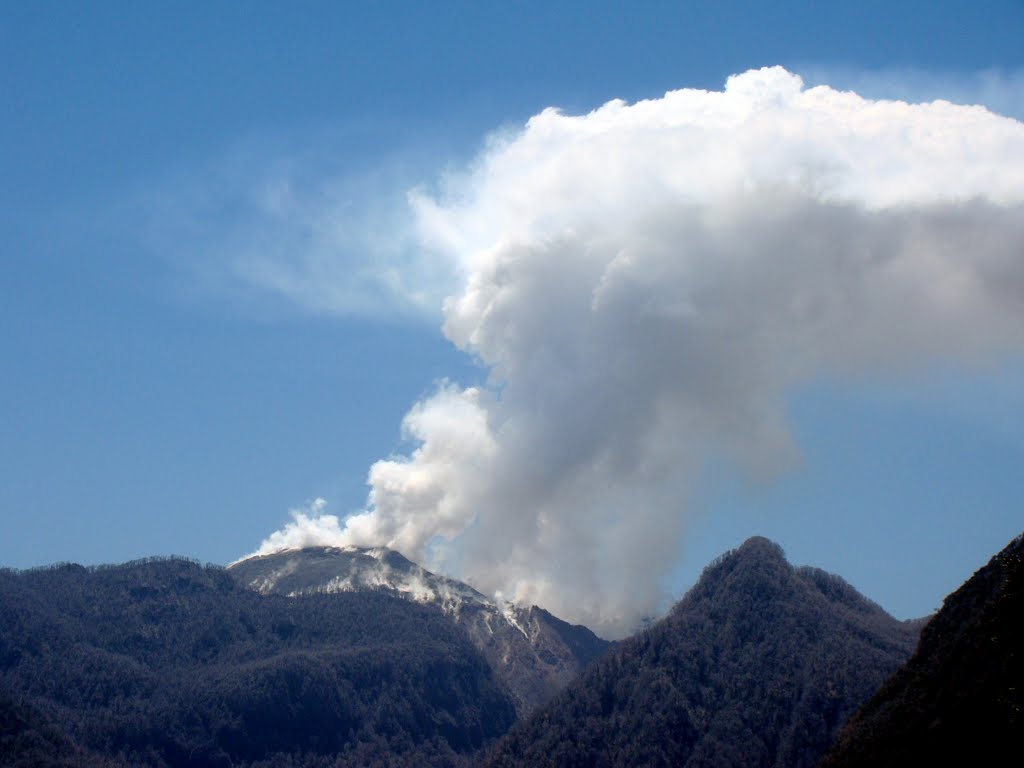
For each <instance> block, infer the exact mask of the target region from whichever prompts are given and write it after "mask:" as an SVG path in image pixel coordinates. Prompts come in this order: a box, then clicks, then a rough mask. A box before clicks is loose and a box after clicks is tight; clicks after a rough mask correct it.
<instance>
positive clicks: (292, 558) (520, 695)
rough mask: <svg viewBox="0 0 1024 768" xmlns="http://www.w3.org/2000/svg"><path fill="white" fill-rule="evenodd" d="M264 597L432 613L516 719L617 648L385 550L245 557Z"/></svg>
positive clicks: (233, 568) (243, 580)
mask: <svg viewBox="0 0 1024 768" xmlns="http://www.w3.org/2000/svg"><path fill="white" fill-rule="evenodd" d="M228 573H230V574H231V575H232V576H233V578H235V579H236V581H238V583H239V584H242V585H243V586H246V587H248V588H250V589H254V590H255V591H257V592H259V593H261V594H279V595H285V596H291V597H296V596H300V595H309V594H331V593H341V592H359V591H376V592H383V593H385V594H390V595H393V596H396V597H401V598H403V599H406V600H410V601H412V602H417V603H421V604H429V605H435V606H437V607H438V608H440V609H441V610H442V612H444V613H445V615H447V616H449V618H450V619H451V620H452V621H453V622H454V623H455V624H456V625H458V626H459V627H461V628H462V629H463V630H464V631H465V632H466V633H467V636H468V637H469V638H470V641H471V642H472V643H473V645H474V646H475V647H476V648H477V649H478V650H479V651H480V652H481V653H482V654H483V655H484V658H486V659H487V661H488V663H489V664H490V665H491V667H492V669H493V670H494V672H495V675H496V676H497V677H498V678H499V679H500V680H501V681H502V682H503V683H504V684H505V686H506V687H507V688H508V690H509V692H510V693H511V695H512V698H513V701H514V702H515V704H516V711H517V713H518V714H519V716H521V717H522V716H525V715H527V714H529V713H530V712H532V711H533V710H535V709H536V708H537V707H538V706H540V705H541V704H543V703H544V702H546V701H547V700H548V699H550V698H551V696H553V695H554V694H555V693H557V692H558V691H560V690H561V689H562V688H564V687H565V686H566V685H567V684H568V683H569V682H570V681H571V680H572V679H574V678H575V677H576V676H577V675H578V674H579V672H580V671H581V670H582V669H584V668H585V667H586V666H587V665H588V664H590V663H591V662H592V661H593V660H594V659H596V658H598V657H600V656H601V655H602V654H603V653H605V652H606V651H607V650H608V649H610V648H612V647H614V643H612V642H610V641H607V640H603V639H602V638H599V637H598V636H597V635H595V634H594V633H593V632H592V631H591V630H589V629H588V628H586V627H584V626H582V625H574V624H570V623H568V622H566V621H563V620H561V619H559V618H558V617H556V616H554V615H552V614H551V613H550V612H548V611H546V610H544V609H542V608H539V607H537V606H530V607H524V606H519V605H514V604H512V603H507V602H498V601H496V600H491V599H490V598H488V597H486V596H485V595H483V594H482V593H480V592H478V591H477V590H476V589H474V588H473V587H471V586H469V585H468V584H465V583H463V582H460V581H457V580H456V579H452V578H449V577H447V576H443V575H439V574H435V573H433V572H431V571H429V570H427V569H426V568H423V567H422V566H421V565H419V564H417V563H414V562H413V561H411V560H409V559H408V558H406V557H405V556H404V555H402V554H401V553H399V552H396V551H394V550H391V549H387V548H386V547H306V548H301V549H290V550H284V551H281V552H276V553H270V554H265V555H257V556H253V557H248V558H245V559H243V560H239V561H236V562H235V563H232V564H231V565H230V566H229V567H228Z"/></svg>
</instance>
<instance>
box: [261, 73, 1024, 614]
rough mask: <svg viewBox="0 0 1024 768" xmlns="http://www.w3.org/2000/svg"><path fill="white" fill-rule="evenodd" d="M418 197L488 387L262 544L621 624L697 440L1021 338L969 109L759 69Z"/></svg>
mask: <svg viewBox="0 0 1024 768" xmlns="http://www.w3.org/2000/svg"><path fill="white" fill-rule="evenodd" d="M441 187H442V189H443V192H442V193H439V194H427V193H426V192H416V193H413V194H412V195H411V196H410V202H411V216H412V218H413V221H414V227H415V231H416V239H417V242H418V245H419V248H420V250H421V251H422V252H423V253H424V254H426V255H427V256H429V257H430V258H431V259H433V261H434V262H435V263H436V264H437V265H438V270H454V273H455V278H456V279H457V281H458V285H459V286H460V287H459V289H458V290H457V291H456V292H455V293H453V294H452V295H450V296H448V297H447V298H446V299H445V300H444V305H443V312H444V331H445V334H446V335H447V337H448V338H449V339H450V340H451V341H452V342H453V343H454V344H456V345H458V346H459V347H460V348H461V349H463V350H465V351H466V352H467V353H469V354H471V355H474V356H476V357H477V358H479V360H481V361H482V363H483V364H484V365H486V366H487V367H488V369H489V371H490V380H489V384H488V385H487V386H486V387H484V388H468V389H466V388H461V387H459V386H458V385H456V384H453V383H444V384H442V385H441V386H440V387H439V388H438V390H437V391H436V393H435V394H434V395H432V396H430V397H428V398H426V399H424V400H423V401H421V402H419V403H416V404H415V405H414V406H413V408H412V410H411V411H410V412H409V413H408V415H407V416H406V417H405V420H404V422H403V429H404V432H405V435H406V436H407V437H408V438H410V439H411V440H412V441H413V442H414V444H415V449H414V450H413V451H412V453H410V454H409V455H407V456H393V457H391V458H388V459H384V460H381V461H378V462H377V463H376V464H374V465H373V467H372V468H371V469H370V473H369V484H370V487H371V491H370V495H369V500H368V503H367V506H366V509H365V511H363V512H362V513H360V514H357V515H354V516H351V517H349V518H348V519H347V520H344V521H339V520H337V518H330V517H327V518H325V517H323V516H322V515H318V514H316V512H317V510H314V514H307V515H302V516H299V517H296V520H295V522H294V523H292V524H291V525H290V526H289V527H288V528H286V529H285V530H284V531H282V532H278V533H276V534H274V535H273V536H271V537H270V538H269V539H268V540H267V541H266V542H264V545H263V547H261V550H260V551H270V550H273V549H279V548H286V547H287V546H289V545H291V546H294V545H295V542H298V541H302V542H304V543H318V544H336V545H360V546H380V545H384V546H389V547H393V548H396V549H398V550H400V551H401V552H402V553H404V554H405V555H406V556H408V557H410V558H412V559H417V560H423V559H424V558H426V557H428V555H429V554H430V552H431V551H433V552H434V554H435V555H436V554H437V552H447V553H449V554H452V553H454V554H455V555H457V558H454V560H457V562H458V564H459V568H460V569H461V575H462V576H463V577H468V578H469V579H470V580H471V581H472V583H473V584H474V585H475V586H477V587H478V588H480V589H481V590H483V591H487V592H489V593H493V592H499V591H500V592H501V593H502V594H504V595H505V596H506V597H513V596H514V598H515V599H517V600H521V601H527V602H533V603H537V604H540V605H543V606H544V607H546V608H548V609H550V610H552V611H553V612H554V613H556V614H558V615H560V616H563V617H565V618H568V619H571V620H576V621H584V622H586V623H588V624H590V625H591V626H592V627H594V628H595V629H600V630H603V631H604V632H606V633H609V634H616V633H621V632H623V631H627V630H629V629H631V628H632V627H633V626H634V624H635V622H636V620H637V619H638V618H639V617H641V616H644V615H649V614H650V613H652V612H654V611H656V610H657V608H658V606H659V603H660V601H661V599H662V591H661V590H662V582H663V579H664V577H665V575H666V573H667V571H668V570H669V569H670V568H671V566H672V565H673V564H674V560H675V558H676V557H677V556H678V552H679V550H680V543H681V540H682V537H683V536H684V535H685V531H686V524H687V519H688V515H689V512H688V510H689V501H688V491H689V490H690V488H691V486H692V483H693V481H694V478H695V476H696V475H697V473H698V472H699V471H700V469H701V466H702V463H703V462H704V461H705V459H706V458H707V457H708V456H709V455H711V454H714V455H717V456H721V455H725V456H727V457H731V458H732V459H733V460H735V461H736V462H738V463H739V464H740V465H742V466H743V467H745V468H747V469H748V470H749V471H750V472H753V473H758V474H769V475H770V474H771V473H776V472H778V471H780V470H783V469H785V468H786V467H787V466H789V465H790V464H791V463H792V461H793V459H794V455H795V448H794V446H793V445H792V443H791V440H790V435H789V431H788V429H787V425H786V420H785V412H784V407H783V396H784V395H785V393H786V392H787V391H788V390H789V389H790V388H792V387H793V386H795V385H798V384H799V383H800V382H803V381H806V380H808V379H810V378H812V377H816V376H821V375H834V376H843V375H850V374H854V375H865V374H867V375H885V374H887V373H890V372H893V371H898V370H903V371H906V370H910V369H913V368H914V367H918V366H924V365H929V364H932V363H935V362H943V361H945V362H950V361H951V362H963V363H977V362H982V361H985V360H988V359H990V358H992V357H994V356H999V355H1003V354H1007V353H1016V352H1019V351H1021V350H1022V348H1024V124H1021V123H1019V122H1016V121H1014V120H1011V119H1008V118H1005V117H1000V116H997V115H995V114H992V113H990V112H988V111H986V110H985V109H984V108H981V107H965V106H956V105H953V104H949V103H945V102H934V103H931V104H907V103H903V102H895V101H871V100H867V99H864V98H861V97H860V96H858V95H856V94H854V93H843V92H838V91H835V90H832V89H830V88H828V87H816V88H811V89H805V88H804V87H803V84H802V82H801V81H800V79H799V78H798V77H796V76H795V75H792V74H790V73H788V72H786V71H784V70H782V69H779V68H772V69H763V70H759V71H751V72H746V73H744V74H742V75H737V76H735V77H732V78H730V79H729V81H728V82H727V84H726V87H725V90H724V91H721V92H708V91H700V90H680V91H674V92H671V93H668V94H666V95H665V96H664V97H663V98H660V99H654V100H649V101H643V102H639V103H636V104H632V105H630V104H626V103H623V102H621V101H612V102H609V103H608V104H606V105H604V106H603V107H601V108H600V109H598V110H596V111H594V112H591V113H590V114H586V115H565V114H562V113H560V112H558V111H557V110H554V109H548V110H545V111H543V112H542V113H540V114H539V115H536V116H535V117H533V118H532V119H531V120H530V121H529V122H528V123H527V124H526V126H525V127H524V128H523V129H522V130H520V131H517V132H514V133H511V134H508V135H503V136H498V137H494V138H492V139H491V140H490V141H489V143H488V144H487V145H486V148H485V149H484V150H483V152H482V153H481V154H480V156H479V157H478V158H477V159H476V161H475V162H474V163H473V164H472V166H471V167H469V168H467V169H465V171H464V172H462V173H461V174H457V175H452V176H449V177H447V178H446V179H445V180H444V183H443V184H442V185H441ZM453 265H454V266H453ZM438 542H442V545H441V546H439V547H437V546H436V545H437V543H438ZM434 547H436V551H434V549H433V548H434Z"/></svg>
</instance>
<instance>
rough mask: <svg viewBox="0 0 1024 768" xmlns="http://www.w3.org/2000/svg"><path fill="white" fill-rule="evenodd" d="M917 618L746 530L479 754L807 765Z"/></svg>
mask: <svg viewBox="0 0 1024 768" xmlns="http://www.w3.org/2000/svg"><path fill="white" fill-rule="evenodd" d="M916 636H917V628H916V626H915V625H914V623H913V622H900V621H897V620H896V619H894V618H892V617H891V616H889V615H888V614H886V613H885V612H884V611H883V610H882V609H881V608H879V607H878V606H877V605H876V604H874V603H872V602H871V601H870V600H867V599H866V598H863V596H860V595H859V593H857V592H856V590H854V589H853V587H851V586H849V585H848V584H847V583H846V582H845V581H843V580H842V579H841V578H839V577H836V576H832V575H830V574H825V573H824V572H820V571H818V570H817V569H805V568H795V567H793V566H792V565H790V564H789V563H788V562H787V561H786V559H785V555H784V553H783V551H782V548H781V547H779V546H778V545H777V544H774V543H773V542H771V541H768V540H767V539H764V538H763V537H753V538H751V539H748V540H747V541H746V542H744V544H743V545H741V546H740V547H738V548H737V549H735V550H732V551H730V552H727V553H725V554H724V555H722V556H721V557H719V558H717V559H716V560H714V561H713V562H712V563H711V564H710V565H709V566H708V567H707V568H705V569H704V572H703V574H702V576H701V578H700V580H699V581H698V582H697V584H696V585H695V586H694V587H693V588H692V589H691V590H690V591H689V592H687V594H686V595H685V596H684V597H683V598H682V600H680V601H679V602H678V603H677V604H676V605H675V606H673V608H672V609H671V610H670V611H669V613H668V614H667V615H666V616H665V618H663V619H662V620H660V621H658V622H656V623H655V624H654V625H652V626H651V627H650V628H648V629H645V630H644V631H642V632H640V633H639V634H637V635H635V636H633V637H631V638H628V639H627V640H625V641H623V642H622V643H621V645H620V646H619V647H618V648H616V649H614V650H613V651H612V652H610V653H609V654H608V655H607V656H605V657H604V658H602V659H599V660H598V661H597V662H595V663H594V664H593V665H592V666H591V667H590V668H589V669H588V670H586V671H585V672H583V674H582V675H581V676H580V677H579V679H577V680H576V681H575V682H574V683H573V684H571V685H570V686H569V687H568V688H567V689H566V690H565V691H563V692H562V693H560V694H559V695H558V696H556V697H555V698H554V699H553V700H552V701H551V702H550V703H549V704H548V705H547V706H545V707H543V708H542V709H540V710H539V711H537V712H535V713H534V714H533V715H532V716H531V717H530V718H529V719H527V720H526V721H521V722H519V723H517V724H516V725H515V726H513V729H512V730H511V731H510V732H509V734H508V735H506V736H505V738H504V739H502V740H501V741H500V742H499V743H498V745H497V746H496V747H494V748H493V750H492V752H491V753H490V754H489V755H488V756H487V758H486V759H485V760H484V761H483V763H482V764H483V765H485V766H487V767H488V768H513V767H516V768H518V767H519V766H523V767H525V766H530V768H535V767H536V768H541V767H543V766H551V767H552V768H555V767H556V766H557V767H559V768H562V767H565V768H571V767H572V766H590V765H601V766H607V767H609V768H611V767H615V766H633V765H648V766H669V765H673V766H675V765H679V766H689V767H691V768H696V767H697V766H702V767H703V766H758V767H759V768H760V766H780V767H781V766H786V767H787V768H810V767H811V766H813V765H814V764H815V763H816V762H817V760H818V759H819V758H820V756H821V755H822V754H823V753H824V751H825V750H826V749H827V748H828V746H829V745H830V744H831V742H832V740H833V738H834V737H835V735H836V733H837V732H838V729H839V727H840V725H841V724H842V722H843V721H844V720H845V718H846V717H848V716H849V715H850V714H851V713H852V712H853V711H855V710H856V708H857V707H858V706H859V705H860V704H861V703H862V702H863V701H865V700H866V699H867V698H868V697H869V696H870V695H871V694H872V693H873V692H874V691H875V689H876V688H877V687H878V686H879V685H880V684H881V683H882V682H883V681H884V680H885V679H886V678H887V677H888V675H889V674H891V673H892V672H893V671H894V670H895V669H896V668H897V667H899V665H900V664H901V663H903V661H905V660H906V658H908V657H909V656H910V654H911V652H912V651H913V647H914V643H915V642H916Z"/></svg>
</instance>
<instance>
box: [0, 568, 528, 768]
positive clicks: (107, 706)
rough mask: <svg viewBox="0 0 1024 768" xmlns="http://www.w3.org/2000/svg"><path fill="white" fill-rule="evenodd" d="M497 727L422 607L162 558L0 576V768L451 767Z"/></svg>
mask: <svg viewBox="0 0 1024 768" xmlns="http://www.w3.org/2000/svg"><path fill="white" fill-rule="evenodd" d="M514 717H515V712H514V708H513V704H512V702H511V700H510V698H509V697H508V695H507V693H506V692H505V690H504V688H503V687H502V686H501V685H500V684H499V683H498V682H497V681H496V680H495V679H494V677H493V675H492V673H491V670H490V668H489V666H488V665H487V663H486V661H485V660H484V658H483V657H482V656H481V655H480V653H479V652H478V651H477V650H476V649H475V648H474V647H473V645H472V644H471V643H470V642H469V640H468V639H467V638H466V636H465V634H464V633H463V632H462V631H461V630H459V629H458V628H457V627H456V626H454V625H453V624H452V623H451V621H449V620H448V619H447V618H446V617H445V616H444V615H443V614H442V613H441V611H439V610H437V609H436V608H433V607H430V606H423V605H417V604H415V603H411V602H408V601H405V600H399V599H396V598H393V597H390V596H387V595H382V594H368V593H347V594H338V595H311V596H305V597H301V598H295V599H288V598H284V597H279V596H275V595H269V596H261V595H258V594H256V593H255V592H252V591H251V590H248V589H244V588H242V587H240V586H238V585H237V584H236V583H235V580H234V579H232V578H231V576H229V575H228V574H227V573H226V572H225V571H224V570H223V569H219V568H212V567H206V568H203V567H200V566H199V565H197V564H194V563H191V562H188V561H183V560H177V559H171V560H151V561H143V562H137V563H131V564H127V565H123V566H110V567H101V568H92V569H86V568H82V567H80V566H73V565H68V566H59V567H53V568H45V569H37V570H33V571H27V572H11V571H0V746H2V747H3V748H2V750H0V765H3V766H21V765H25V766H29V765H33V766H34V765H48V764H52V765H90V764H95V765H100V764H111V765H113V764H119V765H121V764H123V765H146V766H195V767H196V768H199V767H200V766H248V765H251V766H278V765H280V766H328V765H329V766H339V767H340V766H357V765H358V766H363V765H382V766H383V765H387V766H403V765H408V766H423V765H436V766H444V765H455V764H459V763H461V761H462V756H464V755H467V754H469V753H471V752H473V751H474V750H476V749H478V748H479V747H481V746H482V745H484V744H486V743H487V742H488V740H490V739H493V738H495V737H497V736H499V735H501V734H502V733H504V732H505V731H506V730H507V728H508V727H509V725H510V724H511V723H512V722H513V720H514ZM103 761H108V762H103Z"/></svg>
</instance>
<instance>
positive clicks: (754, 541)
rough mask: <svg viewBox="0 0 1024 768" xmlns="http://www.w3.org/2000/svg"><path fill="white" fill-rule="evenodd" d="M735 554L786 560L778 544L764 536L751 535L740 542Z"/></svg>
mask: <svg viewBox="0 0 1024 768" xmlns="http://www.w3.org/2000/svg"><path fill="white" fill-rule="evenodd" d="M736 554H737V555H742V556H745V557H761V558H769V559H773V560H782V561H784V562H785V561H786V553H785V551H784V550H783V549H782V547H780V546H779V545H778V544H776V543H775V542H774V541H772V540H771V539H766V538H765V537H764V536H751V537H750V538H749V539H747V540H746V541H744V542H743V543H742V544H740V546H739V549H737V550H736Z"/></svg>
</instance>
